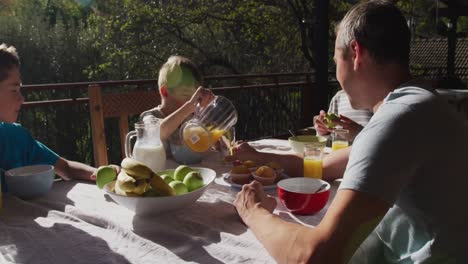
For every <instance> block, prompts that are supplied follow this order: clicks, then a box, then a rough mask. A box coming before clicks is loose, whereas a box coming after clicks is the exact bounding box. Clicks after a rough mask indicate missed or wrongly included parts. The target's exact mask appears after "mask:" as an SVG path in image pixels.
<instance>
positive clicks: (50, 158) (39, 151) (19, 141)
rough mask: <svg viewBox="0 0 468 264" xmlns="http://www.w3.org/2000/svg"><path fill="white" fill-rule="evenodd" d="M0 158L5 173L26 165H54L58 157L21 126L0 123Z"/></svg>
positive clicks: (3, 182)
mask: <svg viewBox="0 0 468 264" xmlns="http://www.w3.org/2000/svg"><path fill="white" fill-rule="evenodd" d="M0 157H1V160H0V166H1V168H2V169H3V170H5V171H6V170H9V169H14V168H17V167H21V166H28V165H37V164H47V165H55V163H56V162H57V160H58V158H59V155H57V154H56V153H55V152H53V151H52V150H50V149H49V148H48V147H46V146H45V145H44V144H42V143H41V142H39V141H37V140H35V139H34V138H32V136H31V134H29V132H28V131H27V130H26V129H25V128H23V127H22V126H21V125H19V124H11V123H4V122H0ZM1 175H2V177H1V181H2V190H3V191H5V190H6V189H5V188H6V185H5V179H4V175H3V173H2V174H1Z"/></svg>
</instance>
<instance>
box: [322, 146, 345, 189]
mask: <svg viewBox="0 0 468 264" xmlns="http://www.w3.org/2000/svg"><path fill="white" fill-rule="evenodd" d="M351 148H352V147H347V148H343V149H338V150H335V151H332V152H331V153H330V154H328V155H327V156H326V157H325V158H324V159H323V162H322V166H323V172H322V175H323V180H325V181H329V182H331V181H334V180H336V179H340V178H342V177H343V174H344V172H345V170H346V165H347V164H348V159H349V154H350V152H351Z"/></svg>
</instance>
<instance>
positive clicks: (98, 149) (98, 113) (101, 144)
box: [88, 84, 109, 167]
mask: <svg viewBox="0 0 468 264" xmlns="http://www.w3.org/2000/svg"><path fill="white" fill-rule="evenodd" d="M88 96H89V112H90V114H91V133H92V139H93V152H94V165H95V166H96V167H99V166H103V165H107V164H109V162H108V159H107V144H106V135H105V130H104V114H103V110H102V94H101V86H99V85H98V84H91V85H89V86H88Z"/></svg>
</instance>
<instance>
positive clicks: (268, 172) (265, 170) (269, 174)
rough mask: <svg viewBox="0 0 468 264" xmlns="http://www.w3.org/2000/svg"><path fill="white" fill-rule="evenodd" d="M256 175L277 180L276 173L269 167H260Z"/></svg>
mask: <svg viewBox="0 0 468 264" xmlns="http://www.w3.org/2000/svg"><path fill="white" fill-rule="evenodd" d="M255 175H256V176H258V177H262V178H273V179H274V178H276V172H275V170H273V169H272V168H270V167H268V166H260V167H259V168H258V169H257V170H256V171H255Z"/></svg>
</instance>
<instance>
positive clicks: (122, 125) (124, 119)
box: [119, 115, 128, 159]
mask: <svg viewBox="0 0 468 264" xmlns="http://www.w3.org/2000/svg"><path fill="white" fill-rule="evenodd" d="M119 130H120V133H119V134H120V146H121V151H122V159H125V157H126V156H125V141H126V138H127V133H128V116H127V115H121V116H120V117H119Z"/></svg>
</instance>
